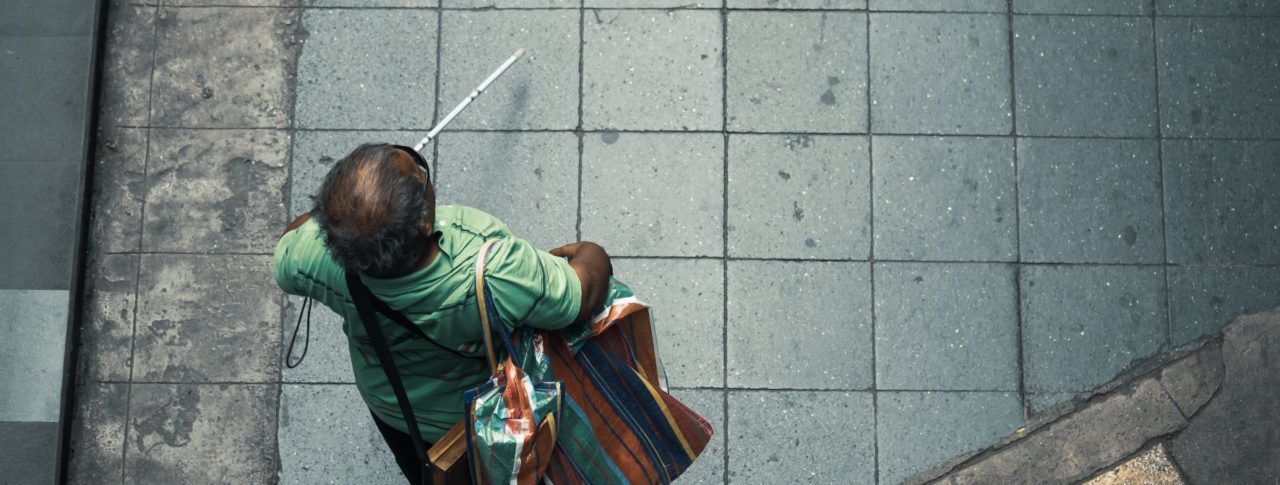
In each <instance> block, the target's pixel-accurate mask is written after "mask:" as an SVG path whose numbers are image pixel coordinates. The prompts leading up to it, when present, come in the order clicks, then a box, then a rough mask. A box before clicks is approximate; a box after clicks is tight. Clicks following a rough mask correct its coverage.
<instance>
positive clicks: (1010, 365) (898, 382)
mask: <svg viewBox="0 0 1280 485" xmlns="http://www.w3.org/2000/svg"><path fill="white" fill-rule="evenodd" d="M1014 272H1015V269H1014V268H1013V266H1011V265H1007V264H957V263H877V264H876V268H875V283H876V303H875V304H876V388H877V389H937V390H957V391H1016V390H1017V389H1018V307H1017V305H1018V297H1017V288H1016V283H1015V279H1014Z"/></svg>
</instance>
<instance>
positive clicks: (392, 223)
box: [312, 144, 436, 277]
mask: <svg viewBox="0 0 1280 485" xmlns="http://www.w3.org/2000/svg"><path fill="white" fill-rule="evenodd" d="M435 208H436V195H435V191H434V190H433V189H432V187H431V177H430V175H429V174H428V172H427V167H426V166H425V162H422V158H421V156H419V155H418V154H417V153H416V152H414V151H413V149H412V148H407V147H402V146H398V145H386V144H378V145H373V144H367V145H361V146H360V147H359V148H356V149H355V151H352V152H351V154H350V155H347V156H346V157H344V158H343V159H342V160H338V162H337V163H336V164H334V166H333V168H332V169H330V170H329V174H328V175H326V176H325V178H324V183H323V184H322V185H321V186H320V192H319V193H318V194H316V204H315V209H314V210H313V211H312V217H314V218H316V220H317V222H318V223H319V224H320V229H321V231H322V232H323V233H324V240H325V245H326V246H328V248H329V252H330V253H331V254H332V255H333V258H334V259H335V260H336V261H337V262H338V264H340V265H342V267H343V268H344V269H346V270H347V271H356V272H359V273H363V274H367V275H370V276H381V277H390V276H399V275H402V274H407V273H409V272H410V271H412V270H413V268H414V267H415V266H416V263H417V262H418V261H419V258H420V257H421V256H422V254H423V251H425V250H426V249H427V247H428V244H429V243H430V241H431V234H432V233H433V227H434V225H433V221H434V220H435V212H436V211H435Z"/></svg>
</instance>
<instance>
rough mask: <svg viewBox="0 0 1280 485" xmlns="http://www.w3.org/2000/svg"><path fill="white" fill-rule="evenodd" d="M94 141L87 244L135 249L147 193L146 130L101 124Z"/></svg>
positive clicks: (115, 249)
mask: <svg viewBox="0 0 1280 485" xmlns="http://www.w3.org/2000/svg"><path fill="white" fill-rule="evenodd" d="M97 140H98V141H97V143H98V149H97V151H96V152H94V155H95V157H96V160H95V161H94V164H93V192H92V194H91V197H92V198H93V199H92V200H93V204H92V205H91V206H90V208H89V210H90V214H91V215H90V220H91V223H90V224H91V225H90V229H89V245H90V246H91V248H92V250H93V251H97V252H124V251H137V250H139V249H140V248H141V246H140V245H141V244H142V204H143V200H144V199H146V195H147V194H146V186H145V185H144V177H145V162H146V156H147V129H146V128H114V127H102V128H100V129H99V133H98V136H97Z"/></svg>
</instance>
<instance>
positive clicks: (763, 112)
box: [727, 12, 867, 133]
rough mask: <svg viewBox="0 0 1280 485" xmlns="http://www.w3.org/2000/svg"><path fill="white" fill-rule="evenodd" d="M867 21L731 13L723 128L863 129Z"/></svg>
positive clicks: (854, 16)
mask: <svg viewBox="0 0 1280 485" xmlns="http://www.w3.org/2000/svg"><path fill="white" fill-rule="evenodd" d="M866 21H867V19H866V16H865V15H864V14H861V13H853V12H847V13H845V12H822V13H817V12H793V13H779V12H732V13H730V14H729V16H728V32H729V36H728V40H727V41H728V47H727V49H728V55H729V64H728V65H729V68H728V69H729V70H728V89H729V93H728V103H729V129H730V130H734V131H773V132H778V131H783V132H786V131H791V132H805V133H855V132H866V131H867V71H866V67H867V36H866V33H867V23H866Z"/></svg>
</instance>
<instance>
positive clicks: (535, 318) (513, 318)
mask: <svg viewBox="0 0 1280 485" xmlns="http://www.w3.org/2000/svg"><path fill="white" fill-rule="evenodd" d="M485 283H486V284H487V285H488V286H489V291H490V293H492V295H493V300H494V302H493V303H494V306H495V307H496V308H497V310H498V315H499V316H501V317H502V320H503V323H505V324H507V326H508V327H512V328H514V327H521V326H528V327H535V328H544V329H552V330H554V329H558V328H564V327H566V326H568V325H569V324H571V323H573V321H574V320H576V319H577V317H578V312H579V311H580V310H581V308H582V284H581V283H580V282H579V281H578V274H577V273H576V272H574V270H573V268H571V267H570V266H569V262H568V260H566V259H564V258H561V257H557V256H552V255H551V253H548V252H545V251H540V250H538V249H536V248H534V247H533V245H531V244H529V243H528V242H527V241H525V240H523V239H518V238H508V239H503V240H502V241H501V242H499V243H497V244H496V245H495V246H494V248H493V252H492V253H491V254H490V255H489V258H488V263H486V265H485Z"/></svg>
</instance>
